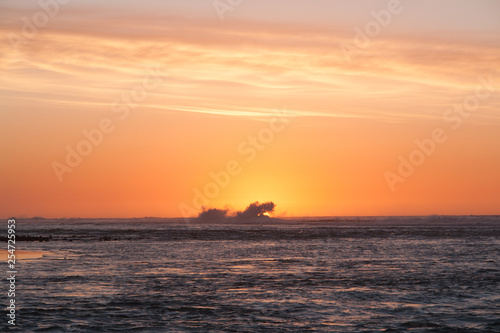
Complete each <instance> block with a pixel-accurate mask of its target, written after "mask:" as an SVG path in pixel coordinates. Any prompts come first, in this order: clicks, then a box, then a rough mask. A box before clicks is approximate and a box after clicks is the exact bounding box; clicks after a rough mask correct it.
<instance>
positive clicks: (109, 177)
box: [0, 0, 500, 218]
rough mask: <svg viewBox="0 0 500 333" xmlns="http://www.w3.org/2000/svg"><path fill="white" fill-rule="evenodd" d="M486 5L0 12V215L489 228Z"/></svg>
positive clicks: (499, 51) (70, 0) (29, 8)
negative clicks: (457, 221)
mask: <svg viewBox="0 0 500 333" xmlns="http://www.w3.org/2000/svg"><path fill="white" fill-rule="evenodd" d="M499 18H500V2H498V1H493V0H492V1H487V0H479V1H465V0H454V1H451V0H450V1H444V0H443V1H435V0H432V1H430V0H429V1H428V0H420V1H411V0H400V1H397V0H388V1H378V0H377V1H327V0H314V1H284V0H275V1H264V0H241V1H237V0H232V1H229V0H216V1H211V0H203V1H201V0H200V1H194V0H193V1H173V0H172V1H159V0H143V1H140V2H136V1H116V0H113V1H106V2H104V3H103V2H102V1H95V0H92V1H90V0H87V1H83V0H45V1H42V0H41V1H25V0H22V1H16V2H13V1H7V0H1V1H0V36H1V38H0V156H1V161H2V163H1V164H0V216H1V217H3V218H7V217H11V216H16V217H32V216H43V217H48V218H60V217H144V216H157V217H189V216H195V215H196V214H197V213H198V212H200V211H201V209H202V207H217V208H227V209H230V210H242V209H244V208H245V207H246V206H247V205H248V204H249V203H251V202H255V201H259V202H266V201H272V202H274V203H276V205H277V206H276V211H275V214H276V216H342V215H354V216H365V215H433V214H443V215H445V214H450V215H462V214H475V215H476V214H477V215H479V214H500V176H499V175H498V170H500V145H499V143H500V131H499V128H500V113H499V110H500V93H499V91H500V20H499Z"/></svg>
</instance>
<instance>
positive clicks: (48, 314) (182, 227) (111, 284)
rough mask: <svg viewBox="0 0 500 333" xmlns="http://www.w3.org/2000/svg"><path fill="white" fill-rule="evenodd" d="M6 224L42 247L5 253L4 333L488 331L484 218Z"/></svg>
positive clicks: (498, 323)
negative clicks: (10, 297) (12, 301)
mask: <svg viewBox="0 0 500 333" xmlns="http://www.w3.org/2000/svg"><path fill="white" fill-rule="evenodd" d="M167 222H170V223H167ZM17 233H18V235H36V236H40V235H41V236H47V237H48V236H49V235H50V236H52V239H51V240H49V241H47V242H18V244H17V249H18V250H21V249H22V250H32V251H47V252H48V253H47V254H46V255H45V256H44V257H43V258H40V259H31V260H20V261H18V265H17V269H18V274H17V292H16V304H18V308H17V310H18V311H17V317H16V319H17V324H18V325H17V326H16V327H15V328H9V330H13V331H16V330H18V331H41V332H93V331H96V332H98V331H123V332H129V331H132V332H133V331H136V332H143V331H144V332H169V331H171V332H309V331H310V332H313V331H318V332H383V331H386V332H405V331H410V332H500V219H499V218H496V217H490V218H479V217H467V218H464V217H455V218H450V217H431V218H428V217H427V218H390V219H384V218H377V219H368V218H366V219H362V220H361V221H356V219H349V220H342V219H338V220H337V221H335V222H322V223H304V222H293V221H289V222H287V223H277V224H272V225H263V226H261V225H258V224H257V225H251V224H246V225H238V226H234V225H233V226H229V225H199V224H195V223H191V224H185V223H183V222H182V221H178V222H177V223H176V222H175V221H159V222H148V223H146V222H145V221H143V220H129V221H127V220H115V221H110V220H99V221H98V220H78V221H76V222H75V221H73V222H71V221H67V220H66V221H62V220H54V221H18V222H17ZM5 274H6V273H5ZM5 290H7V286H6V284H5ZM4 294H6V293H2V301H3V303H4V304H6V302H7V298H6V296H5V295H4ZM1 325H2V326H1V327H0V328H2V330H3V331H7V327H8V325H7V320H6V319H4V320H3V322H2V323H1Z"/></svg>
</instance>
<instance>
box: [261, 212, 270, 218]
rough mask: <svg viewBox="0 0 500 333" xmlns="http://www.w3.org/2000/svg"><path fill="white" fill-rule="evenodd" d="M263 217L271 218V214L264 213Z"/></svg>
mask: <svg viewBox="0 0 500 333" xmlns="http://www.w3.org/2000/svg"><path fill="white" fill-rule="evenodd" d="M262 215H264V216H267V217H271V214H269V213H268V212H265V213H262Z"/></svg>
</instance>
